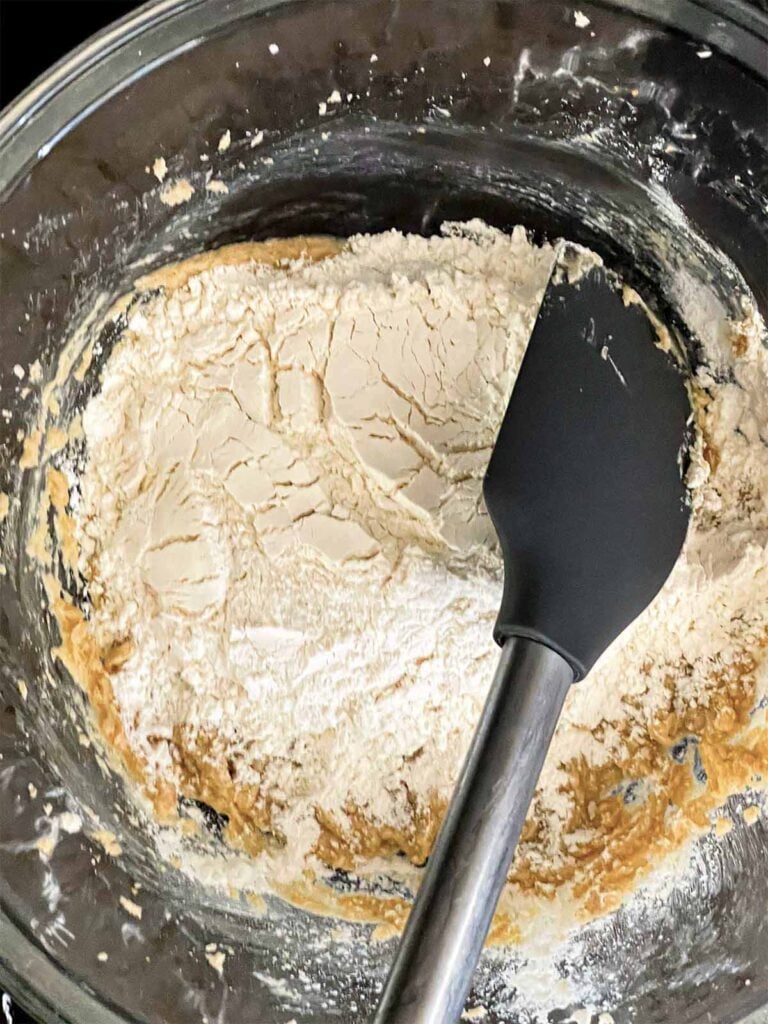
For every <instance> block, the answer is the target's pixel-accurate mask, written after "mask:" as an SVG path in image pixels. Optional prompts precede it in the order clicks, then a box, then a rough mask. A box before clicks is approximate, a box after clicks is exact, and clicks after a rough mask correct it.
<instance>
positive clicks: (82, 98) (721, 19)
mask: <svg viewBox="0 0 768 1024" xmlns="http://www.w3.org/2000/svg"><path fill="white" fill-rule="evenodd" d="M294 2H297V0H228V3H227V4H226V5H224V4H221V5H220V4H218V3H215V2H211V0H148V2H147V3H145V4H143V5H142V6H141V7H139V8H138V9H137V10H136V11H134V12H132V13H130V14H127V15H125V16H124V17H122V18H120V19H119V20H117V21H115V22H113V23H112V24H110V25H107V26H106V27H105V28H103V29H102V30H100V31H99V32H97V33H95V34H94V35H92V36H90V37H89V38H88V39H86V40H85V42H84V43H82V44H81V45H80V46H78V47H76V48H75V49H74V50H72V51H70V52H69V53H68V54H67V55H65V56H64V57H62V59H61V60H59V61H58V62H57V63H56V64H54V65H53V66H52V67H50V68H49V69H48V70H47V71H44V72H43V73H42V74H41V75H40V76H39V77H38V78H36V79H35V81H34V82H32V84H31V85H30V86H28V88H27V89H25V90H24V91H23V92H22V93H21V94H20V95H19V96H18V97H16V99H14V100H12V101H11V102H10V103H9V104H8V105H7V106H6V107H5V109H3V110H0V195H2V194H3V193H5V191H6V190H7V189H8V188H9V186H11V185H12V184H13V182H14V181H15V179H16V177H17V176H18V174H19V173H20V172H21V171H23V170H24V169H25V167H26V165H27V164H28V163H29V162H31V161H32V160H34V159H38V160H40V159H42V158H43V157H44V156H45V155H46V154H47V153H48V152H49V151H50V149H52V148H53V146H54V145H56V143H57V142H58V141H59V140H60V139H61V138H62V137H63V136H64V135H65V134H66V133H67V131H68V130H69V129H70V128H71V127H73V126H74V125H75V124H77V122H78V121H79V120H80V119H81V118H82V117H84V116H87V114H88V113H89V112H90V111H91V110H93V109H94V108H95V107H97V106H99V105H100V104H101V103H103V102H104V101H105V100H107V99H108V98H109V97H110V96H111V95H112V94H113V93H114V92H115V91H117V90H118V89H123V88H125V86H126V85H127V84H128V83H129V82H130V81H132V80H135V79H137V78H140V77H141V76H142V75H143V74H145V73H146V72H148V71H150V70H152V69H153V68H154V67H156V66H157V65H158V64H160V63H165V62H166V61H167V60H171V59H172V58H173V57H174V56H176V55H178V54H179V53H181V52H183V51H184V50H186V49H191V48H193V47H194V46H195V45H197V43H198V42H199V41H200V39H201V38H202V37H203V36H204V34H205V32H206V29H209V28H212V27H214V26H215V27H219V28H220V27H221V26H222V25H223V24H231V23H233V22H235V21H237V20H240V19H241V18H244V17H248V16H249V15H253V14H258V13H263V12H264V11H266V10H269V9H270V8H274V7H286V6H289V5H290V4H292V3H294ZM329 2H333V0H329ZM465 2H466V3H467V4H468V5H469V4H470V3H471V0H465ZM590 2H591V3H596V4H597V5H600V6H605V7H612V8H619V9H623V10H626V11H627V12H629V13H631V14H635V15H637V16H639V17H643V18H647V19H648V20H649V21H651V22H656V23H659V24H663V25H666V26H668V27H672V28H675V29H677V30H679V31H682V32H684V33H686V34H687V35H688V36H689V37H691V38H694V39H697V40H699V41H700V42H702V43H706V44H707V45H709V46H712V47H714V48H715V49H716V50H719V51H721V52H723V53H725V54H727V55H728V56H729V57H730V58H731V59H733V60H735V61H737V62H739V63H740V64H741V65H742V66H744V67H745V68H746V69H748V70H749V71H751V72H753V73H754V74H756V75H757V76H758V77H759V78H761V79H763V80H764V81H768V62H766V59H765V53H766V46H768V11H763V10H761V8H760V7H759V6H758V5H757V3H755V2H754V0H590ZM566 3H571V4H573V6H574V9H575V8H576V6H577V5H578V0H566ZM185 23H187V25H188V28H191V29H193V32H192V35H191V37H189V38H188V40H187V41H185V42H184V43H182V44H180V45H177V46H175V47H171V48H170V49H169V48H168V46H167V45H165V44H166V43H167V40H166V35H167V34H168V33H167V32H165V31H164V30H166V29H167V30H169V31H170V30H173V29H174V28H175V29H177V30H178V29H180V28H181V27H182V26H183V25H184V24H185ZM133 43H136V44H138V43H141V46H137V47H136V48H135V49H132V48H131V44H133ZM110 58H111V60H110ZM105 64H106V65H108V68H109V74H108V75H103V76H102V75H100V74H98V72H99V70H102V69H104V65H105ZM113 65H116V66H113Z"/></svg>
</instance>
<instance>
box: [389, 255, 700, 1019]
mask: <svg viewBox="0 0 768 1024" xmlns="http://www.w3.org/2000/svg"><path fill="white" fill-rule="evenodd" d="M559 276H560V272H559V271H556V273H555V275H554V277H553V279H552V281H551V282H550V284H549V287H548V288H547V291H546V293H545V296H544V300H543V303H542V306H541V310H540V312H539V317H538V320H537V322H536V327H535V329H534V332H533V335H532V337H531V341H530V343H529V346H528V350H527V352H526V355H525V358H524V360H523V365H522V367H521V370H520V373H519V376H518V379H517V381H516V383H515V387H514V391H513V394H512V397H511V399H510V402H509V406H508V408H507V412H506V415H505V417H504V422H503V423H502V426H501V430H500V431H499V436H498V438H497V440H496V446H495V448H494V450H493V454H492V456H491V461H490V464H489V466H488V471H487V474H486V477H485V484H484V494H485V501H486V505H487V507H488V511H489V513H490V516H491V519H492V520H493V524H494V526H495V528H496V532H497V533H498V536H499V541H500V543H501V549H502V552H503V555H504V595H503V599H502V603H501V610H500V612H499V617H498V619H497V622H496V629H495V636H496V640H497V641H498V642H499V644H501V647H502V653H501V660H500V663H499V667H498V669H497V672H496V676H495V678H494V680H493V683H492V686H491V689H490V693H489V696H488V699H487V701H486V705H485V708H484V710H483V714H482V717H481V720H480V724H479V726H478V728H477V732H476V733H475V737H474V740H473V742H472V745H471V747H470V750H469V753H468V755H467V759H466V762H465V764H464V767H463V769H462V773H461V776H460V779H459V782H458V784H457V787H456V791H455V793H454V796H453V799H452V801H451V805H450V807H449V809H448V813H447V815H446V818H445V821H444V823H443V826H442V828H441V830H440V834H439V836H438V840H437V843H436V845H435V848H434V850H433V852H432V856H431V857H430V859H429V864H428V865H427V869H426V871H425V874H424V878H423V881H422V884H421V887H420V889H419V892H418V895H417V898H416V902H415V904H414V907H413V910H412V912H411V915H410V917H409V919H408V923H407V926H406V929H405V933H404V935H403V938H402V941H401V943H400V947H399V949H398V952H397V956H396V958H395V962H394V965H393V967H392V969H391V972H390V975H389V978H388V981H387V984H386V987H385V990H384V993H383V996H382V1000H381V1003H380V1006H379V1009H378V1012H377V1015H376V1018H375V1019H376V1022H377V1024H453V1022H454V1021H457V1020H458V1019H459V1016H460V1014H461V1012H462V1009H463V1006H464V1001H465V999H466V997H467V993H468V991H469V988H470V985H471V981H472V973H473V971H474V968H475V965H476V963H477V960H478V958H479V956H480V952H481V950H482V946H483V942H484V940H485V936H486V934H487V931H488V928H489V926H490V922H491V918H492V916H493V911H494V908H495V906H496V902H497V900H498V897H499V895H500V893H501V889H502V887H503V885H504V882H505V879H506V875H507V872H508V870H509V866H510V863H511V861H512V857H513V854H514V851H515V846H516V844H517V841H518V839H519V837H520V832H521V830H522V827H523V823H524V821H525V816H526V813H527V811H528V806H529V804H530V801H531V798H532V796H533V792H534V790H535V787H536V782H537V779H538V777H539V773H540V771H541V767H542V764H543V762H544V758H545V756H546V753H547V749H548V747H549V743H550V740H551V738H552V734H553V732H554V730H555V725H556V724H557V719H558V716H559V714H560V710H561V708H562V705H563V701H564V700H565V696H566V693H567V692H568V688H569V687H570V685H571V683H572V682H573V681H574V680H576V679H581V678H582V677H583V676H585V675H586V674H587V673H588V672H589V670H590V669H591V667H592V665H593V664H594V663H595V661H596V660H597V658H598V657H599V656H600V655H601V654H602V653H603V651H604V650H605V649H606V648H607V647H608V645H609V644H610V643H611V642H612V641H613V640H614V639H615V638H616V637H617V636H618V635H619V633H620V632H621V631H622V630H623V629H624V627H625V626H627V625H628V624H629V623H630V622H631V621H632V620H633V619H634V618H635V617H636V616H637V615H638V614H639V613H640V612H641V611H642V610H643V609H644V608H645V607H646V605H647V604H648V603H649V602H650V601H651V600H652V598H653V597H654V596H655V594H656V593H657V592H658V590H659V589H660V587H661V586H662V584H663V583H664V581H665V580H666V578H667V576H668V575H669V573H670V572H671V570H672V567H673V565H674V563H675V560H676V559H677V556H678V554H679V553H680V549H681V547H682V544H683V540H684V538H685V532H686V527H687V524H688V507H687V503H686V494H685V486H684V483H683V479H682V477H683V463H684V452H685V445H686V437H687V432H688V423H689V420H690V416H691V407H690V403H689V399H688V393H687V389H686V383H685V375H684V372H683V371H682V370H681V368H680V367H679V365H678V364H677V363H676V362H675V360H674V359H673V358H672V357H671V356H670V354H669V353H668V352H666V351H664V350H663V348H662V346H660V344H659V339H658V337H657V334H656V331H655V329H654V327H653V326H652V324H651V323H650V321H649V319H648V317H647V316H646V314H645V312H644V311H643V309H642V307H640V306H639V305H637V304H632V303H630V304H625V302H624V301H623V298H622V294H621V292H620V291H619V290H618V289H617V287H616V285H615V283H614V282H613V281H612V280H611V279H610V277H609V275H608V274H607V273H606V271H605V270H603V269H602V268H593V269H592V270H590V271H589V272H587V273H586V274H585V275H584V276H583V277H582V278H581V279H580V280H579V281H578V282H577V284H576V285H569V284H566V283H562V282H560V283H558V280H557V278H558V277H559ZM616 685H617V686H619V685H621V680H616Z"/></svg>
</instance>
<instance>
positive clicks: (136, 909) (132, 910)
mask: <svg viewBox="0 0 768 1024" xmlns="http://www.w3.org/2000/svg"><path fill="white" fill-rule="evenodd" d="M120 906H121V907H122V908H123V909H124V910H125V911H126V912H127V913H129V914H130V915H131V917H135V918H136V920H137V921H140V920H141V918H142V915H143V913H144V910H143V908H142V907H140V906H139V904H138V903H134V902H133V900H129V899H128V897H127V896H121V897H120Z"/></svg>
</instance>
